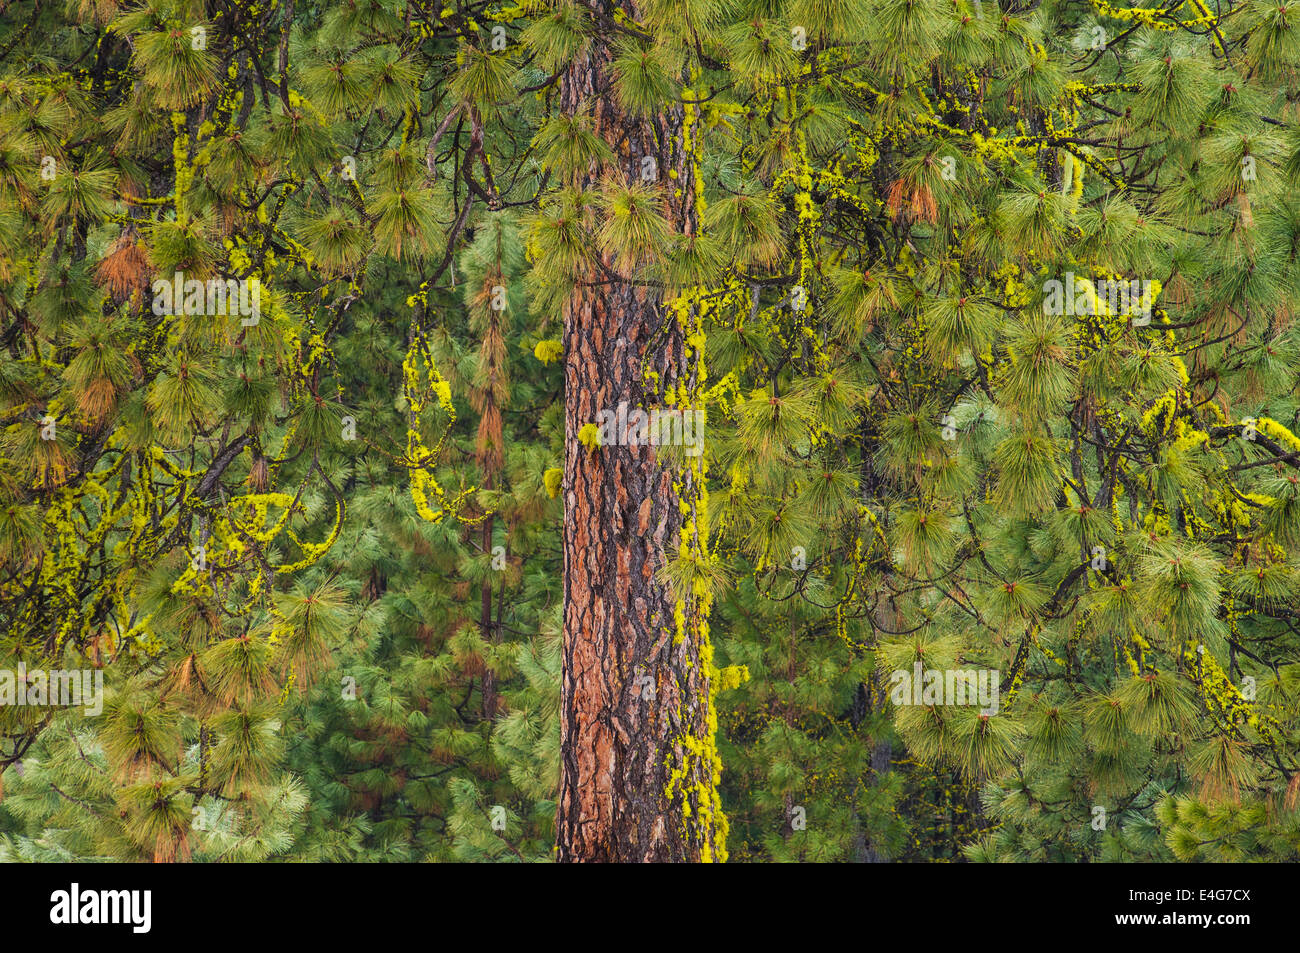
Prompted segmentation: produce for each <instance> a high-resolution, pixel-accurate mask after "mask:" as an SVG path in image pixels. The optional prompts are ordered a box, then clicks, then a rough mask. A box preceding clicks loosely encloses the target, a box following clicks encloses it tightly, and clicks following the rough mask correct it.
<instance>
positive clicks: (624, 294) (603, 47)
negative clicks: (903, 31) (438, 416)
mask: <svg viewBox="0 0 1300 953" xmlns="http://www.w3.org/2000/svg"><path fill="white" fill-rule="evenodd" d="M588 6H589V8H590V9H592V10H593V11H594V12H595V13H596V14H597V15H598V16H600V17H602V18H605V19H610V18H611V17H612V13H613V11H614V9H615V5H614V4H613V3H609V2H601V0H588ZM621 6H622V9H623V10H624V11H625V12H626V13H628V14H629V15H631V16H635V9H634V7H633V6H632V5H631V4H628V3H624V4H622V5H621ZM611 38H612V33H609V34H608V35H602V33H601V31H599V29H598V30H597V31H595V35H594V36H593V37H592V40H591V44H590V46H589V47H588V49H587V52H586V53H585V55H583V56H581V57H578V58H576V59H575V61H574V62H573V64H572V65H571V66H570V67H569V68H568V70H567V71H566V73H565V75H564V77H563V78H562V86H561V106H562V108H563V109H564V110H565V111H566V112H567V113H570V114H574V113H579V112H582V111H584V110H586V109H590V110H591V111H592V115H593V116H594V118H595V122H596V125H597V130H598V133H599V135H601V136H602V137H603V138H604V139H605V141H606V142H608V143H609V145H610V146H611V148H612V150H613V152H614V155H615V156H616V157H617V164H618V170H617V173H615V174H621V175H622V176H623V177H624V179H625V181H629V182H630V181H634V180H636V179H638V178H640V177H641V175H642V170H643V169H644V168H646V166H645V165H643V161H642V160H643V159H644V158H646V157H650V158H651V159H653V163H654V164H653V166H652V167H651V168H652V170H653V171H654V172H655V173H657V176H658V178H659V181H660V182H661V183H666V184H668V187H667V188H666V189H665V195H666V200H667V208H668V213H669V217H670V220H671V221H672V222H673V224H674V225H675V226H676V227H677V228H679V229H681V230H683V231H686V232H688V233H690V232H693V230H694V219H695V196H694V192H693V189H692V188H691V187H690V186H689V185H687V184H686V183H688V182H690V181H691V179H690V178H689V177H688V176H689V174H690V172H689V168H688V164H687V163H686V162H685V160H684V158H683V155H682V136H681V130H682V110H681V106H680V105H678V106H676V107H673V108H668V109H666V111H665V112H664V113H661V114H660V115H658V116H657V117H654V118H653V119H651V120H643V119H635V118H632V117H630V116H627V115H625V114H623V113H621V112H620V111H619V109H618V107H617V106H616V98H615V96H614V93H613V90H612V88H611V70H610V60H611V48H610V39H611ZM670 169H676V170H677V177H676V178H675V179H673V178H671V177H670V176H669V174H668V173H669V170H670ZM602 171H603V172H607V173H609V172H614V170H608V169H607V170H597V169H595V168H592V169H590V170H588V171H587V173H586V174H585V175H582V176H579V177H578V181H576V182H570V183H568V184H569V185H571V186H573V187H575V188H578V189H581V190H590V189H593V188H595V187H596V184H597V182H598V180H599V178H600V174H601V172H602ZM678 184H680V185H681V188H680V189H677V188H676V185H678ZM674 192H676V193H677V194H674ZM600 253H601V254H605V253H604V252H603V251H602V252H600ZM604 262H605V264H606V266H607V267H608V268H609V270H610V271H611V272H617V270H618V269H617V268H615V266H614V264H613V261H612V259H611V258H609V257H608V255H607V254H606V257H605V258H604ZM589 277H590V278H591V279H592V281H591V282H590V283H580V284H579V286H578V287H577V288H576V289H575V290H574V292H573V293H572V294H571V296H570V298H569V300H568V302H567V305H566V309H565V319H564V350H565V358H564V360H565V432H566V440H565V461H564V502H565V521H564V574H565V584H564V672H563V688H562V702H561V703H562V711H561V744H562V753H561V757H562V768H561V782H560V803H559V809H558V812H557V817H556V828H557V842H558V843H557V848H558V858H559V860H561V861H614V862H622V861H696V860H719V859H725V848H724V846H723V843H724V841H725V832H726V821H725V818H723V817H722V814H721V810H720V809H719V806H718V803H717V794H716V779H717V773H716V771H717V768H716V753H715V751H714V749H713V741H712V729H711V719H710V717H709V706H710V703H711V698H710V686H709V673H710V672H711V671H712V669H711V662H710V658H709V652H708V650H707V648H705V650H704V654H703V656H702V654H701V648H702V646H706V645H707V629H706V625H705V623H704V621H703V612H702V610H701V607H700V606H699V605H697V604H696V602H695V600H694V599H693V598H692V596H691V594H690V593H686V594H682V593H676V592H674V591H673V587H672V586H671V585H670V584H669V583H667V582H664V581H663V579H662V577H661V576H659V575H657V573H658V571H659V570H660V569H661V567H663V566H664V564H665V561H666V558H667V556H668V555H669V554H670V553H676V552H677V551H678V548H679V546H680V544H681V536H682V529H683V525H684V524H685V525H687V526H690V527H694V526H695V523H694V510H695V504H694V502H693V500H694V494H695V492H696V487H695V485H694V478H693V476H692V475H690V474H686V475H685V476H683V474H682V473H681V472H680V471H678V470H677V469H675V468H674V467H672V466H671V465H665V464H664V463H661V462H660V461H658V460H657V459H656V452H655V448H653V447H650V446H638V447H632V446H627V445H625V444H623V443H620V445H612V446H601V447H595V448H588V447H587V446H584V445H583V443H582V442H581V441H580V440H579V438H578V433H579V431H580V430H581V428H582V427H583V425H585V424H594V423H597V422H598V419H599V414H600V411H602V410H610V411H617V409H618V406H619V403H620V402H623V401H626V402H627V404H628V408H629V413H630V412H631V411H632V410H633V409H635V408H637V407H642V408H644V409H646V410H647V411H648V410H649V408H651V407H652V406H655V405H656V404H657V403H658V397H657V396H656V393H655V392H654V391H653V390H652V389H651V387H649V386H647V385H646V383H645V380H646V375H647V373H648V372H654V373H655V374H657V375H658V377H657V380H658V381H660V382H661V383H663V384H671V383H673V382H675V381H677V380H679V379H684V378H688V377H689V375H690V373H691V370H690V368H689V367H688V366H687V360H686V357H685V346H684V338H685V335H684V334H683V332H682V329H681V328H680V327H679V326H678V324H677V322H676V320H675V319H674V318H673V317H672V315H671V314H670V313H668V312H667V311H666V309H665V308H664V306H663V301H662V296H661V294H660V293H659V292H658V291H657V290H655V289H648V288H645V287H638V286H634V285H633V284H632V283H630V282H627V281H618V280H612V281H611V280H607V279H608V275H607V274H605V273H603V272H601V271H600V270H598V269H594V268H593V269H592V273H591V274H590V276H589ZM684 511H685V513H684ZM689 532H693V530H690V531H689Z"/></svg>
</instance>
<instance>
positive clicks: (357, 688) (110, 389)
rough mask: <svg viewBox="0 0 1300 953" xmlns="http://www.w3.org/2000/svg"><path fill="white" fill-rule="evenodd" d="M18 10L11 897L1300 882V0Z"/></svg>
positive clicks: (7, 276) (13, 35)
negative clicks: (952, 684)
mask: <svg viewBox="0 0 1300 953" xmlns="http://www.w3.org/2000/svg"><path fill="white" fill-rule="evenodd" d="M28 12H29V11H28V10H27V9H26V8H24V7H23V5H21V4H19V5H17V6H11V7H9V8H6V9H5V10H4V12H3V13H0V224H2V225H3V228H0V348H2V349H3V350H2V353H3V356H2V357H0V427H2V428H3V435H2V436H0V625H2V626H3V634H2V635H0V670H11V669H15V668H16V667H17V665H18V663H19V662H20V661H21V662H22V663H23V664H24V665H25V666H26V668H27V669H29V670H35V669H40V668H44V669H53V668H60V667H62V668H73V669H75V668H81V667H91V668H95V669H102V671H103V672H104V673H105V676H106V684H107V689H108V692H107V694H108V698H107V703H106V708H105V714H104V715H102V716H98V717H84V716H83V715H82V714H81V713H79V712H78V711H76V710H57V711H55V710H51V709H50V708H48V707H41V706H35V707H32V706H14V705H3V706H0V734H2V736H3V741H2V742H0V770H3V775H2V776H0V779H2V780H3V783H4V785H5V788H4V793H3V798H4V799H3V801H0V837H3V840H0V852H3V854H4V856H6V857H21V858H30V859H54V858H61V859H62V858H68V859H76V858H87V857H102V858H121V859H155V860H176V859H185V858H187V857H188V858H190V859H198V860H218V859H264V858H271V857H298V858H307V859H357V858H364V859H380V858H387V859H424V858H429V859H466V860H471V859H472V860H520V859H524V860H534V859H542V858H546V857H549V856H552V851H551V845H552V839H553V838H555V839H556V840H558V846H559V850H558V852H557V853H558V856H559V857H560V858H561V859H565V860H579V859H683V860H685V859H689V860H694V859H713V860H720V859H724V858H726V857H727V856H731V857H732V858H735V859H747V860H766V859H776V860H796V859H855V860H885V859H923V858H943V859H947V858H950V857H954V856H958V851H959V849H960V850H961V855H960V856H964V857H966V858H968V859H973V860H1022V859H1039V860H1083V859H1117V860H1130V859H1137V860H1151V859H1160V860H1167V859H1180V860H1199V859H1215V860H1240V859H1281V860H1289V859H1294V858H1295V856H1296V854H1297V852H1300V819H1298V817H1297V809H1296V808H1297V804H1296V800H1297V799H1296V792H1297V790H1298V785H1300V782H1298V781H1297V780H1296V778H1297V776H1298V775H1297V769H1298V768H1300V764H1298V760H1300V737H1298V735H1297V732H1298V731H1300V711H1297V692H1296V678H1297V673H1298V671H1297V667H1296V655H1297V651H1298V650H1300V645H1298V644H1297V636H1296V631H1295V629H1294V624H1293V620H1294V618H1295V615H1296V610H1297V608H1300V606H1297V603H1296V596H1295V592H1296V586H1295V585H1294V583H1295V579H1296V573H1297V562H1296V547H1297V545H1300V507H1298V506H1297V499H1298V498H1300V497H1298V496H1297V486H1300V483H1298V482H1297V477H1298V471H1300V439H1297V437H1296V436H1295V430H1296V426H1297V419H1300V418H1298V415H1300V405H1297V403H1296V400H1295V398H1294V390H1295V384H1296V380H1297V374H1298V372H1300V346H1298V345H1300V342H1297V339H1296V331H1295V328H1294V326H1293V314H1292V311H1293V309H1292V307H1291V305H1290V302H1291V300H1292V299H1293V297H1294V296H1295V294H1296V292H1297V291H1300V272H1298V270H1297V269H1300V264H1297V254H1296V249H1297V248H1298V247H1300V237H1298V236H1300V208H1297V207H1296V203H1295V200H1294V195H1295V194H1296V191H1297V190H1296V186H1297V184H1300V131H1298V130H1300V126H1298V125H1297V123H1298V122H1300V117H1298V116H1297V112H1296V101H1297V99H1298V98H1300V87H1298V86H1297V79H1296V77H1297V67H1300V25H1297V23H1296V20H1297V17H1296V14H1295V10H1294V9H1293V8H1292V7H1291V6H1289V5H1288V4H1287V3H1285V2H1283V3H1275V2H1270V3H1263V2H1260V0H1247V2H1212V0H1184V2H1182V3H1177V4H1175V5H1173V6H1168V5H1166V6H1164V7H1151V8H1145V7H1133V8H1129V7H1117V6H1115V5H1113V4H1111V3H1110V2H1108V0H1044V2H1042V3H1038V4H1031V3H1028V2H1022V0H1000V2H995V0H955V2H954V0H816V2H814V0H784V2H769V0H729V2H724V0H690V2H687V3H672V2H667V0H652V2H650V0H648V2H643V3H639V4H634V3H614V2H598V0H591V2H568V0H553V2H551V0H548V2H541V0H538V2H528V3H526V4H524V5H523V6H515V5H505V4H497V3H487V2H465V3H462V2H454V3H448V4H446V5H434V6H429V7H426V6H421V5H419V4H416V3H406V2H397V0H394V2H392V3H385V2H379V0H353V2H344V3H338V4H333V5H328V6H326V7H323V8H317V7H312V6H308V5H304V4H301V3H297V4H294V3H289V4H285V3H280V4H278V5H274V6H272V7H268V8H266V9H262V10H258V11H253V10H250V9H245V8H242V7H227V6H221V5H215V6H214V5H210V4H205V3H203V2H199V0H145V2H140V0H131V2H128V3H118V2H115V0H107V2H103V3H96V4H80V5H77V4H72V5H68V6H67V7H66V8H65V7H50V6H46V5H38V6H37V7H36V8H35V12H34V19H33V17H31V16H28ZM177 272H180V273H181V276H182V280H185V279H190V280H195V281H200V282H203V283H204V284H203V286H202V288H201V289H200V292H199V293H198V294H197V295H189V294H187V293H186V292H187V289H186V287H185V285H184V284H183V283H182V284H181V286H180V288H179V291H180V293H179V294H175V293H171V292H172V289H171V287H170V285H169V284H168V282H170V281H171V280H172V278H173V276H175V274H176V273H177ZM208 279H214V280H215V279H221V280H222V281H225V280H230V281H233V282H235V286H234V290H235V293H234V294H233V295H231V294H226V295H224V297H223V298H222V299H219V300H218V299H215V298H214V299H213V301H209V300H207V299H208V297H209V296H208V295H207V294H206V291H207V286H206V282H207V281H208ZM254 279H256V282H257V285H256V287H257V288H258V292H257V294H258V295H259V296H260V302H259V303H260V308H259V313H258V314H256V315H253V314H251V313H247V312H248V309H246V308H244V309H241V308H239V307H237V306H236V305H235V303H234V302H236V301H238V300H239V294H238V292H239V291H241V290H242V291H243V292H245V295H246V298H245V300H247V295H249V294H251V292H252V288H253V281H254ZM160 283H161V284H160ZM190 290H192V289H190ZM224 290H225V289H224V286H223V291H224ZM187 299H188V301H189V302H192V307H187ZM214 303H215V304H214ZM214 310H215V311H217V312H218V313H212V312H213V311H214ZM187 312H188V313H187ZM254 318H256V319H255V320H254ZM623 403H626V404H627V406H628V410H629V412H631V411H634V410H643V411H652V410H656V409H657V410H659V411H661V412H663V411H668V412H672V411H674V410H677V411H692V410H694V409H697V408H698V409H700V410H702V411H703V412H704V414H705V421H706V429H705V431H704V442H703V453H702V454H700V455H699V456H695V455H692V454H691V453H689V452H686V451H687V450H689V449H691V448H690V447H672V446H662V445H661V446H646V445H644V443H642V444H641V445H639V446H630V445H628V437H629V436H630V434H629V432H628V431H626V430H625V431H622V432H612V431H611V430H610V429H609V428H608V427H605V428H602V426H601V425H602V423H607V420H608V418H607V416H602V411H614V412H617V410H618V408H619V405H620V404H623ZM661 416H662V413H661ZM631 432H632V433H635V432H636V431H635V424H633V427H632V428H631ZM679 433H681V431H679ZM683 437H684V434H683ZM609 438H612V439H609ZM677 442H678V443H685V442H686V441H685V440H684V439H682V440H679V441H677ZM561 521H563V522H562V523H561ZM498 567H503V568H498ZM917 666H919V667H920V669H921V670H922V671H923V672H926V673H930V672H933V673H940V674H943V675H947V674H950V673H955V672H959V671H960V672H970V673H972V675H973V676H979V675H980V674H981V673H982V674H983V676H984V677H985V682H984V685H985V688H989V687H990V686H989V684H988V677H989V676H990V675H991V676H992V678H993V683H992V686H993V687H996V689H997V693H996V702H995V703H994V702H993V699H991V698H990V699H987V702H988V704H978V705H971V704H962V703H960V702H958V701H956V700H955V699H953V698H951V697H947V696H946V695H945V694H944V692H942V691H940V692H937V693H936V694H933V695H930V696H926V695H924V694H923V693H916V694H913V693H912V692H910V691H899V690H897V689H898V676H899V675H900V674H901V675H908V674H909V673H911V672H913V671H915V670H916V667H917ZM918 696H919V697H918ZM715 724H716V728H715ZM715 733H716V735H717V737H716V741H715ZM562 765H563V767H561V766H562ZM20 769H21V774H20V773H19V770H20ZM976 792H978V796H977V793H976ZM728 817H729V818H730V819H731V820H730V821H728V820H727V818H728ZM729 830H730V836H729V837H728V831H729Z"/></svg>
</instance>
